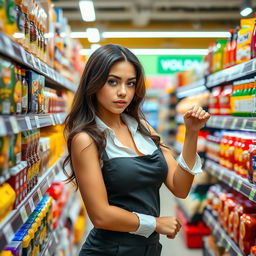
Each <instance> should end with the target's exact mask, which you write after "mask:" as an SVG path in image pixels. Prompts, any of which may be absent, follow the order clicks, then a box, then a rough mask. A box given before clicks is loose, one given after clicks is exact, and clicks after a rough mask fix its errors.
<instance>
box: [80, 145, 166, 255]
mask: <svg viewBox="0 0 256 256" xmlns="http://www.w3.org/2000/svg"><path fill="white" fill-rule="evenodd" d="M103 156H104V161H103V167H102V174H103V178H104V182H105V185H106V189H107V194H108V200H109V204H110V205H114V206H117V207H121V208H123V209H125V210H128V211H130V212H138V213H143V214H147V215H151V216H155V217H159V215H160V198H159V189H160V187H161V185H162V183H163V182H164V181H165V179H166V176H167V170H168V167H167V163H166V161H165V158H164V156H163V153H162V151H161V149H160V148H159V147H158V148H157V149H156V150H155V151H154V152H153V153H152V154H151V155H144V156H137V157H115V158H112V159H109V158H108V156H107V153H106V152H105V151H104V153H103ZM161 249H162V246H161V244H160V243H159V234H158V233H156V232H154V233H153V234H152V235H151V236H150V237H148V238H145V237H144V236H140V235H134V234H130V233H128V232H117V231H108V230H103V229H96V228H93V229H92V230H91V232H90V234H89V235H88V237H87V239H86V241H85V243H84V245H83V247H82V250H81V251H80V254H79V256H89V255H91V256H160V255H161Z"/></svg>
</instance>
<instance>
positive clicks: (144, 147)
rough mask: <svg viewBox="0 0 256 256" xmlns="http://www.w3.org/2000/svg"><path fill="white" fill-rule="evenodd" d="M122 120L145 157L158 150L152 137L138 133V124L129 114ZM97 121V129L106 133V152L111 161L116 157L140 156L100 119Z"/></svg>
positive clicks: (123, 115) (97, 118)
mask: <svg viewBox="0 0 256 256" xmlns="http://www.w3.org/2000/svg"><path fill="white" fill-rule="evenodd" d="M122 120H123V121H124V122H125V124H126V125H127V127H128V129H129V131H130V132H131V135H132V137H133V140H134V143H135V145H136V147H137V149H138V150H139V151H140V152H141V153H142V154H143V155H151V154H152V153H153V152H154V151H155V150H156V149H157V146H156V145H155V143H154V141H153V140H152V139H151V138H150V137H148V136H145V135H143V134H141V133H140V132H139V131H138V122H137V121H136V120H135V119H134V118H133V117H131V116H129V115H127V114H122ZM95 121H96V125H97V128H98V129H99V130H100V131H102V132H103V131H104V132H105V136H106V148H105V150H106V153H107V155H108V157H109V159H111V158H115V157H136V156H138V155H137V154H136V152H135V151H134V150H133V149H131V148H129V147H126V146H124V145H123V144H122V143H121V142H120V141H119V140H118V139H117V138H116V135H115V132H114V131H113V129H111V128H110V127H109V126H107V125H106V124H105V123H104V122H103V121H102V120H101V119H100V118H99V117H97V116H96V119H95Z"/></svg>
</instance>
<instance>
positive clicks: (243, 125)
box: [241, 119, 247, 129]
mask: <svg viewBox="0 0 256 256" xmlns="http://www.w3.org/2000/svg"><path fill="white" fill-rule="evenodd" d="M246 124H247V120H246V119H244V120H243V122H242V125H241V128H242V129H244V128H245V126H246Z"/></svg>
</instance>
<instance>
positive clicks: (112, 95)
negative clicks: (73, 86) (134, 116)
mask: <svg viewBox="0 0 256 256" xmlns="http://www.w3.org/2000/svg"><path fill="white" fill-rule="evenodd" d="M135 86H136V71H135V68H134V66H133V65H132V64H131V63H130V62H128V61H121V62H117V63H115V64H114V65H113V66H112V67H111V69H110V72H109V75H108V79H107V82H106V83H105V84H104V86H103V87H102V88H101V89H100V90H99V91H98V92H97V93H96V98H97V103H98V111H99V113H100V114H101V115H102V114H104V113H106V114H110V113H112V114H121V113H122V112H124V110H125V109H126V108H127V107H128V106H129V104H130V103H131V101H132V99H133V97H134V94H135Z"/></svg>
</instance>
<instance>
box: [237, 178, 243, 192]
mask: <svg viewBox="0 0 256 256" xmlns="http://www.w3.org/2000/svg"><path fill="white" fill-rule="evenodd" d="M242 184H243V182H242V180H240V179H239V180H238V183H237V185H236V188H237V190H239V191H240V189H241V187H242Z"/></svg>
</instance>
